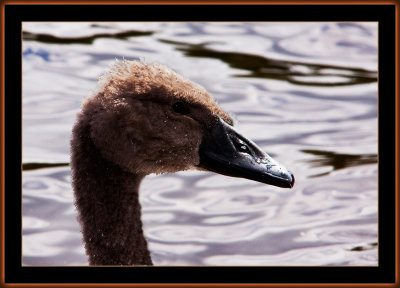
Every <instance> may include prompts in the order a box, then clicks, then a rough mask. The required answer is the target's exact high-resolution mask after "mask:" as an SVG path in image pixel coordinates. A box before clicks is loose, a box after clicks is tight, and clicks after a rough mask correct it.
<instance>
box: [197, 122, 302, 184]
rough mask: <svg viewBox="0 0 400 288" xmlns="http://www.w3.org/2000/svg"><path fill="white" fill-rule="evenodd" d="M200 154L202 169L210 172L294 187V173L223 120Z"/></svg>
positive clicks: (205, 141) (202, 147)
mask: <svg viewBox="0 0 400 288" xmlns="http://www.w3.org/2000/svg"><path fill="white" fill-rule="evenodd" d="M199 154H200V164H199V165H198V166H199V167H201V168H204V169H206V170H209V171H213V172H216V173H219V174H223V175H226V176H232V177H241V178H246V179H250V180H254V181H258V182H262V183H265V184H270V185H274V186H278V187H283V188H292V187H293V185H294V176H293V174H292V173H290V172H289V171H288V170H287V169H286V168H285V167H283V166H282V165H281V164H279V163H278V162H277V161H275V160H274V159H272V158H271V157H270V156H269V155H268V154H267V153H265V152H263V151H262V150H261V149H260V148H259V147H258V146H257V145H256V144H255V143H254V142H252V141H251V140H249V139H247V138H246V137H244V136H243V135H241V134H240V133H239V132H238V131H236V130H235V129H234V128H233V127H232V126H230V125H229V124H227V123H226V122H225V121H224V120H222V119H220V118H218V120H217V122H216V123H215V125H214V126H213V127H212V128H211V130H210V131H209V132H208V134H207V135H206V136H205V137H204V139H203V141H202V143H201V145H200V149H199Z"/></svg>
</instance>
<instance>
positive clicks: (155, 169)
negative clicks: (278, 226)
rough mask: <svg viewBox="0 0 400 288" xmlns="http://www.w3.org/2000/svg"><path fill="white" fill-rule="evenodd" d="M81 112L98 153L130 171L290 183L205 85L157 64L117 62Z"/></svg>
mask: <svg viewBox="0 0 400 288" xmlns="http://www.w3.org/2000/svg"><path fill="white" fill-rule="evenodd" d="M79 117H81V118H84V120H86V121H87V122H89V123H90V136H89V137H90V138H91V140H92V141H93V143H94V145H95V146H96V148H97V149H98V150H99V152H100V153H101V155H102V156H103V157H104V158H105V159H107V160H109V161H110V162H112V163H114V164H116V165H119V166H120V167H121V168H122V169H124V170H126V171H128V172H131V173H134V174H139V175H143V176H144V175H148V174H151V173H164V172H177V171H182V170H188V169H200V170H209V171H214V172H217V173H220V174H224V175H228V176H234V177H243V178H248V179H252V180H256V181H260V182H263V183H267V184H271V185H275V186H280V187H292V186H293V184H294V177H293V175H292V174H291V173H290V172H289V171H288V170H287V169H286V168H284V167H283V166H282V165H281V164H279V163H278V162H276V161H275V160H273V159H272V158H271V157H270V156H268V154H266V153H265V152H263V151H262V150H261V149H260V148H259V147H258V146H257V145H256V144H255V143H253V142H252V141H251V140H249V139H247V138H246V137H245V136H243V135H242V134H240V133H239V132H238V131H236V130H235V129H234V128H233V121H232V119H231V117H230V116H229V115H228V114H227V113H226V112H224V111H223V110H222V109H221V108H220V107H219V106H218V104H217V103H216V102H215V101H214V100H213V98H212V97H211V96H210V95H209V94H208V93H207V91H206V90H205V89H204V88H203V87H202V86H200V85H198V84H196V83H193V82H191V81H190V80H188V79H186V78H184V77H183V76H181V75H179V74H177V73H176V72H174V71H172V70H171V69H169V68H167V67H166V66H163V65H160V64H155V63H153V64H146V63H143V62H140V61H122V62H117V63H116V64H114V66H113V67H112V69H111V70H110V71H109V72H108V73H106V74H105V75H103V76H102V77H101V78H100V80H99V86H98V90H97V91H96V93H94V95H93V96H91V97H89V98H88V99H87V100H86V101H85V102H84V104H83V107H82V112H81V114H80V115H79ZM93 164H94V165H95V163H93Z"/></svg>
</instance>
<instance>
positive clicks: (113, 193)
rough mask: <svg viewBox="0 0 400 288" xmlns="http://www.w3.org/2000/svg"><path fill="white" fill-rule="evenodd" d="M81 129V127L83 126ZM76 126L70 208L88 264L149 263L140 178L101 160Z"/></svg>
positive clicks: (72, 143)
mask: <svg viewBox="0 0 400 288" xmlns="http://www.w3.org/2000/svg"><path fill="white" fill-rule="evenodd" d="M82 126H83V127H82ZM88 129H89V127H86V129H85V127H84V125H79V124H78V125H77V126H76V127H75V129H74V132H73V138H72V141H71V166H72V180H73V187H74V193H75V205H76V207H77V210H78V215H79V216H78V217H79V220H80V223H81V227H82V233H83V240H84V242H85V248H86V253H87V254H88V256H89V263H90V265H152V261H151V257H150V252H149V250H148V248H147V241H146V239H145V237H144V234H143V229H142V221H141V206H140V202H139V193H138V190H139V186H140V182H141V181H142V179H143V178H144V176H142V175H135V174H132V173H129V172H126V171H124V170H123V169H121V168H120V167H119V166H118V165H115V164H114V163H111V162H110V161H108V160H106V159H104V158H103V157H102V156H101V154H100V152H99V151H98V150H97V149H96V147H95V146H94V144H93V142H92V141H91V140H90V138H89V136H88V135H89V133H88Z"/></svg>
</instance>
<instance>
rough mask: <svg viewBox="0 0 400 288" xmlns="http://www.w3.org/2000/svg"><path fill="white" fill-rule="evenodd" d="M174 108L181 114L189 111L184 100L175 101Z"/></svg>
mask: <svg viewBox="0 0 400 288" xmlns="http://www.w3.org/2000/svg"><path fill="white" fill-rule="evenodd" d="M172 109H173V110H174V111H175V112H176V113H179V114H186V113H188V109H187V107H186V105H185V103H183V102H175V103H174V104H173V105H172Z"/></svg>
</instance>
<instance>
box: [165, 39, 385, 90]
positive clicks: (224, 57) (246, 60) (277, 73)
mask: <svg viewBox="0 0 400 288" xmlns="http://www.w3.org/2000/svg"><path fill="white" fill-rule="evenodd" d="M161 42H164V43H168V44H173V45H175V46H177V48H176V49H177V50H179V51H182V52H184V55H186V56H190V57H205V58H214V59H219V60H221V61H223V62H225V63H227V64H229V66H230V67H232V68H238V69H243V70H248V71H250V74H236V75H235V76H237V77H258V78H270V79H275V80H285V81H288V82H290V83H293V84H297V85H307V86H339V85H354V84H363V83H371V82H376V81H377V73H376V71H368V70H365V69H359V68H358V69H357V68H349V67H339V66H332V65H319V64H309V63H301V62H294V61H283V60H274V59H269V58H267V57H262V56H258V55H252V54H245V53H239V52H219V51H215V50H212V49H209V48H207V44H210V43H200V44H189V43H183V42H176V41H168V40H162V41H161Z"/></svg>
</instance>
